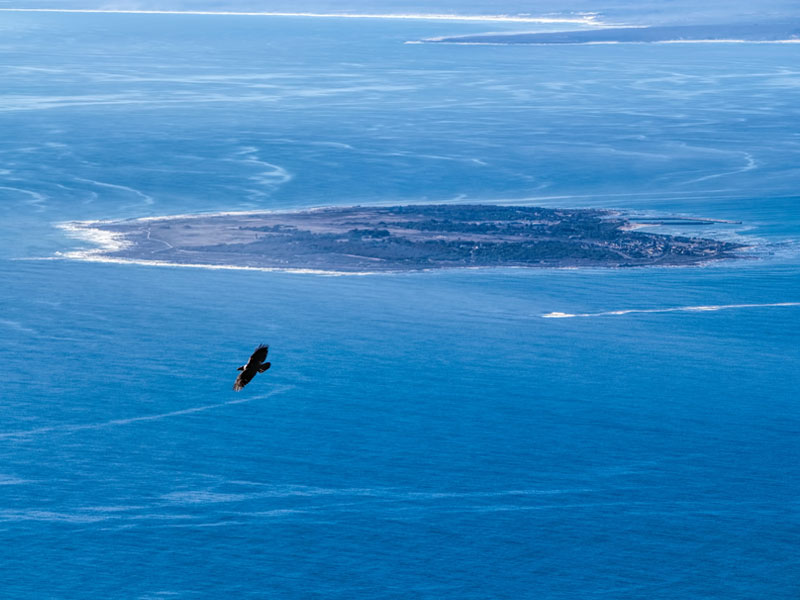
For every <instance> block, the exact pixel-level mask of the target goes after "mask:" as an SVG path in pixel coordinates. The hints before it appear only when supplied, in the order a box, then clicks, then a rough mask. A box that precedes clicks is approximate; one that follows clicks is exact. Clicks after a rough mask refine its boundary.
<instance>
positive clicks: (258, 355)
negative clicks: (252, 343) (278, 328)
mask: <svg viewBox="0 0 800 600" xmlns="http://www.w3.org/2000/svg"><path fill="white" fill-rule="evenodd" d="M268 352H269V345H268V344H261V345H260V346H259V347H258V348H256V350H255V352H253V354H251V355H250V360H249V361H247V364H249V365H250V364H257V365H260V364H261V363H263V362H264V361H265V360H267V353H268Z"/></svg>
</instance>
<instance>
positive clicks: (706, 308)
mask: <svg viewBox="0 0 800 600" xmlns="http://www.w3.org/2000/svg"><path fill="white" fill-rule="evenodd" d="M797 306H800V302H767V303H759V304H708V305H698V306H673V307H670V308H629V309H625V310H608V311H603V312H596V313H565V312H557V311H556V312H550V313H547V314H544V315H541V317H542V318H543V319H571V318H575V317H609V316H618V315H630V314H640V313H668V312H714V311H718V310H727V309H732V308H769V307H797Z"/></svg>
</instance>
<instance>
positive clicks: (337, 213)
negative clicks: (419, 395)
mask: <svg viewBox="0 0 800 600" xmlns="http://www.w3.org/2000/svg"><path fill="white" fill-rule="evenodd" d="M93 227H95V228H101V229H105V230H109V231H114V232H116V233H119V234H121V235H123V236H124V237H125V238H126V239H127V240H128V241H129V242H131V243H130V244H129V245H128V246H127V247H125V248H123V249H120V250H118V251H117V252H115V253H109V256H111V255H113V256H117V257H127V258H132V259H136V260H158V261H166V262H174V263H181V264H187V263H188V264H227V265H238V266H256V267H277V268H297V269H304V268H308V269H322V270H331V271H365V270H368V271H401V270H421V269H433V268H443V267H490V266H524V267H567V266H602V267H630V266H646V265H686V264H694V263H698V262H701V261H708V260H713V259H722V258H730V257H733V256H734V254H733V252H734V251H735V250H737V249H738V248H740V247H741V246H740V245H738V244H734V243H730V242H724V241H718V240H712V239H705V238H692V237H684V236H671V235H663V234H656V233H651V232H644V231H640V230H635V229H634V227H633V226H632V225H631V223H630V222H629V221H628V220H627V219H625V218H623V217H621V216H619V215H618V214H616V213H612V212H610V211H602V210H587V209H547V208H539V207H520V206H496V205H457V204H442V205H409V206H390V207H362V206H356V207H342V208H338V207H337V208H325V209H317V210H309V211H298V212H283V213H248V214H228V215H217V216H214V215H209V216H194V217H173V218H164V219H156V220H133V221H123V222H117V223H112V224H103V225H102V226H98V225H94V226H93Z"/></svg>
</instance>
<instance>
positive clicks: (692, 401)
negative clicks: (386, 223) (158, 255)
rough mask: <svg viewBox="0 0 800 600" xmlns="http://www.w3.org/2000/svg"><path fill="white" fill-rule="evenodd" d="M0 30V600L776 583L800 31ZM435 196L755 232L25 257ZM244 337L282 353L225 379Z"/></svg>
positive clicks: (587, 592)
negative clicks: (381, 255) (705, 260)
mask: <svg viewBox="0 0 800 600" xmlns="http://www.w3.org/2000/svg"><path fill="white" fill-rule="evenodd" d="M2 26H3V28H4V41H3V43H2V45H0V54H2V61H0V64H2V65H3V66H2V67H0V72H2V81H3V84H2V88H0V130H1V131H3V133H4V135H3V136H2V137H1V138H0V161H1V162H0V217H1V218H0V234H1V235H2V238H0V239H2V242H1V243H0V259H1V260H0V281H2V282H3V284H2V286H1V287H0V365H2V366H0V370H1V371H0V373H2V375H1V376H0V381H1V382H2V383H1V384H0V406H1V407H2V415H3V419H2V429H1V430H0V457H1V459H2V462H0V540H2V544H0V548H2V549H0V565H2V569H3V572H4V576H3V577H2V580H1V581H0V591H2V595H3V597H7V598H43V597H45V598H97V597H114V598H217V597H220V596H221V595H223V594H228V595H231V596H233V597H237V598H262V597H263V598H408V597H418V598H459V599H460V598H475V599H479V598H480V599H483V598H581V599H583V598H594V597H597V598H601V597H602V598H609V597H611V598H642V597H648V598H665V599H666V598H670V599H673V598H692V599H696V598H766V597H769V598H787V599H788V598H793V597H795V596H796V592H797V589H798V579H800V578H799V577H798V573H800V561H798V559H797V556H796V551H795V546H796V538H797V534H798V530H799V529H800V519H798V511H797V509H798V504H797V497H798V492H799V491H800V486H798V483H797V481H798V475H800V472H799V471H800V468H799V467H798V464H800V460H798V459H800V447H799V446H798V442H797V439H798V433H800V409H798V406H797V398H796V397H797V389H798V388H799V387H800V368H798V359H800V351H798V346H797V340H798V334H800V306H797V305H796V303H797V302H800V286H798V275H800V259H799V258H798V257H799V256H800V255H798V252H797V242H796V241H797V239H798V236H799V235H800V212H798V210H797V206H798V200H799V199H800V197H799V196H798V192H797V182H798V175H797V168H796V165H797V163H798V154H800V146H799V145H798V138H797V133H796V132H797V130H798V128H797V125H798V121H799V119H798V116H799V114H800V111H799V110H798V108H797V107H798V106H800V97H799V96H800V71H798V70H797V68H796V66H795V65H796V64H798V62H797V58H798V52H800V46H796V45H766V44H765V45H756V44H724V45H723V44H713V45H712V44H709V45H703V46H702V47H698V46H696V45H658V46H629V45H617V46H585V47H558V48H550V47H504V46H447V45H424V44H422V45H421V44H405V43H404V42H406V41H413V40H418V39H420V38H424V37H432V36H437V35H447V34H454V33H471V32H478V31H484V30H485V29H486V26H485V25H483V26H482V25H480V24H475V23H473V24H464V23H435V22H424V21H404V22H387V21H377V20H376V21H366V22H365V21H355V20H344V19H343V20H338V19H334V20H327V19H286V18H285V19H278V18H245V17H224V18H223V17H200V16H174V15H148V16H145V15H97V14H95V15H89V14H87V15H63V14H60V15H59V14H36V15H25V14H13V15H12V14H8V13H7V14H4V15H3V25H2ZM500 27H502V26H501V25H498V24H495V23H493V24H492V26H491V28H492V29H494V30H496V29H498V28H500ZM421 201H432V202H453V201H470V202H473V201H474V202H478V201H480V202H510V203H523V204H533V205H544V206H569V207H609V208H619V209H624V210H629V211H635V212H644V213H648V212H651V211H654V212H659V213H665V214H680V215H690V216H700V217H711V218H716V219H725V220H730V221H741V224H740V225H724V224H720V225H714V226H712V227H705V228H702V227H698V228H696V230H691V232H692V233H694V232H697V233H703V234H706V235H718V236H721V237H725V238H732V239H737V240H746V241H747V242H748V243H750V244H752V245H753V247H754V249H753V250H752V251H751V252H750V253H749V255H748V258H747V259H745V260H741V261H735V262H731V263H726V264H717V265H713V266H707V267H699V268H680V269H678V268H672V269H640V270H636V269H633V270H599V269H594V270H593V269H585V270H554V271H526V270H521V269H488V270H469V271H440V272H434V273H414V274H399V275H375V276H361V277H329V276H314V275H301V274H296V273H264V272H243V271H221V270H204V269H183V268H169V267H146V266H138V265H115V264H100V263H81V262H75V261H65V260H38V259H41V258H50V257H53V256H54V255H55V253H56V252H58V251H65V250H70V249H75V248H79V247H83V246H86V242H85V241H80V240H72V239H69V238H67V237H65V235H64V233H63V231H61V230H59V229H57V228H56V227H55V226H54V225H55V224H57V223H59V222H63V221H68V220H76V219H77V220H88V219H104V218H126V217H141V216H153V215H163V214H177V213H193V212H203V211H218V210H249V209H259V208H264V209H276V208H284V209H285V208H298V207H307V206H320V205H341V204H358V203H361V204H367V203H384V204H385V203H393V204H394V203H403V202H421ZM682 231H683V229H682ZM698 307H704V309H700V308H698ZM676 309H677V310H676ZM550 313H565V314H568V315H584V316H574V317H565V318H543V316H544V315H548V314H550ZM609 313H612V314H609ZM260 342H268V343H269V344H270V345H271V353H270V358H271V360H272V362H273V368H272V369H271V370H270V371H269V373H267V374H265V375H260V376H258V377H257V378H256V379H255V380H254V381H253V382H252V383H251V384H250V385H249V386H248V387H247V388H246V390H244V391H243V392H241V393H238V394H236V393H234V392H232V391H231V389H230V388H231V385H232V383H233V380H234V379H235V376H236V371H235V368H236V366H238V365H239V364H241V363H242V361H243V359H244V358H246V356H247V355H248V354H249V352H250V351H252V349H253V348H254V347H255V345H257V344H258V343H260Z"/></svg>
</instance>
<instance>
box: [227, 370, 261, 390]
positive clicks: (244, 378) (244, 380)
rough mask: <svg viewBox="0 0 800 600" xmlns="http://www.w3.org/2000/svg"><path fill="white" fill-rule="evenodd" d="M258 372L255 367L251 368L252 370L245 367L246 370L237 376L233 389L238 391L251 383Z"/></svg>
mask: <svg viewBox="0 0 800 600" xmlns="http://www.w3.org/2000/svg"><path fill="white" fill-rule="evenodd" d="M256 372H257V371H256V370H255V369H250V370H248V369H245V370H244V371H242V372H241V373H239V376H238V377H237V378H236V381H235V382H234V384H233V390H234V391H235V392H238V391H239V390H241V389H242V388H243V387H244V386H246V385H247V384H248V383H250V380H251V379H253V377H255V376H256Z"/></svg>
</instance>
